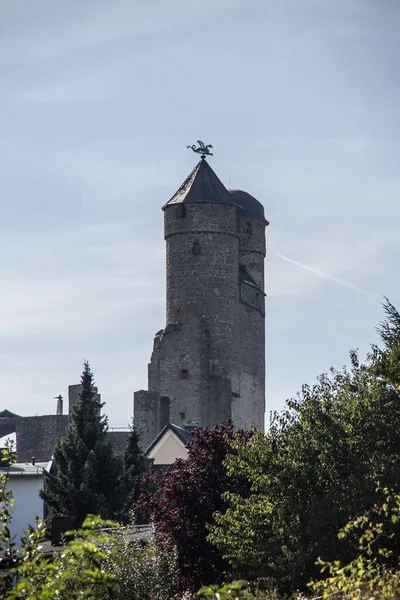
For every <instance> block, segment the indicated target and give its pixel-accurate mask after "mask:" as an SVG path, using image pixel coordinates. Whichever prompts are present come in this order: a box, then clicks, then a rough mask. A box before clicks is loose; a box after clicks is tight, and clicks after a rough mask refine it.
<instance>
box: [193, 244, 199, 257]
mask: <svg viewBox="0 0 400 600" xmlns="http://www.w3.org/2000/svg"><path fill="white" fill-rule="evenodd" d="M192 252H193V254H194V255H195V256H198V255H199V254H201V246H200V243H199V242H193V246H192Z"/></svg>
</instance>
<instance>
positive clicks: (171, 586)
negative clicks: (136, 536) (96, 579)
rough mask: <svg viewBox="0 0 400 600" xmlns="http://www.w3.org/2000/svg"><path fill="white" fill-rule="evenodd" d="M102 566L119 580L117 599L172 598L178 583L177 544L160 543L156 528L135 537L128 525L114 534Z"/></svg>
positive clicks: (151, 599)
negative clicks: (143, 540) (146, 533)
mask: <svg viewBox="0 0 400 600" xmlns="http://www.w3.org/2000/svg"><path fill="white" fill-rule="evenodd" d="M113 537H114V539H113V541H112V547H110V546H109V547H108V550H109V552H107V555H106V560H105V561H104V565H103V568H104V569H105V570H106V571H107V572H108V573H110V574H111V575H112V576H113V577H114V579H115V581H116V589H115V592H114V594H115V598H118V600H169V599H170V598H172V597H173V595H174V593H175V590H176V588H177V585H178V566H177V554H176V551H175V549H174V548H170V547H169V546H165V545H162V544H160V543H157V541H156V537H155V533H154V531H153V532H152V533H151V534H150V536H149V537H148V538H147V539H146V543H143V542H141V541H140V540H132V539H131V538H130V536H129V534H128V533H127V531H126V529H123V528H122V529H120V530H119V531H117V532H116V533H115V534H114V536H113Z"/></svg>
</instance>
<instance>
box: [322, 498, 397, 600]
mask: <svg viewBox="0 0 400 600" xmlns="http://www.w3.org/2000/svg"><path fill="white" fill-rule="evenodd" d="M377 494H378V495H382V499H381V501H380V503H379V504H377V505H375V506H373V507H372V509H371V510H369V511H368V512H367V513H365V514H363V515H362V516H360V517H356V518H354V519H352V520H351V521H350V522H349V523H348V524H347V525H346V526H345V527H344V528H343V529H342V530H341V531H340V532H339V535H338V539H339V540H344V541H347V540H348V539H349V538H355V539H357V544H358V554H357V556H356V557H355V558H354V559H353V560H352V561H351V562H350V563H348V564H344V565H343V564H342V563H341V562H340V561H339V560H335V561H333V562H331V563H324V562H323V561H319V564H320V565H321V566H322V569H321V570H322V573H323V574H324V575H325V577H324V579H323V580H321V581H317V582H315V583H313V584H311V587H312V588H313V589H314V591H317V592H319V593H321V594H322V596H323V597H324V598H332V595H333V594H343V595H344V597H345V598H351V599H352V600H364V599H368V600H398V599H399V598H400V570H399V550H400V547H399V533H400V496H399V495H396V494H393V492H391V491H390V490H388V489H384V490H380V489H378V490H377Z"/></svg>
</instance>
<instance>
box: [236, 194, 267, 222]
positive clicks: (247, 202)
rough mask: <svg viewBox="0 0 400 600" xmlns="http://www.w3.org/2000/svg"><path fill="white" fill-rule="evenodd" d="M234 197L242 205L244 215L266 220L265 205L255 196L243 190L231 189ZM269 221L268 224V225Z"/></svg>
mask: <svg viewBox="0 0 400 600" xmlns="http://www.w3.org/2000/svg"><path fill="white" fill-rule="evenodd" d="M229 193H230V195H231V196H232V198H233V199H234V200H235V201H236V202H237V203H238V204H239V205H240V206H241V207H242V216H243V217H250V218H253V219H263V220H264V221H265V214H264V207H263V205H262V204H261V202H259V201H258V200H257V199H256V198H254V196H251V194H249V193H248V192H244V191H243V190H229ZM268 224H269V223H268V221H267V225H268Z"/></svg>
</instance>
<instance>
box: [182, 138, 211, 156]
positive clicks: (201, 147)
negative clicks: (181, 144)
mask: <svg viewBox="0 0 400 600" xmlns="http://www.w3.org/2000/svg"><path fill="white" fill-rule="evenodd" d="M197 143H198V145H199V147H198V148H196V144H193V146H186V148H191V149H192V150H193V152H197V154H201V158H202V159H203V160H204V159H205V157H206V156H213V153H212V152H210V150H209V148H212V146H211V144H208V145H207V146H206V145H205V144H204V142H202V141H201V140H197Z"/></svg>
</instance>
